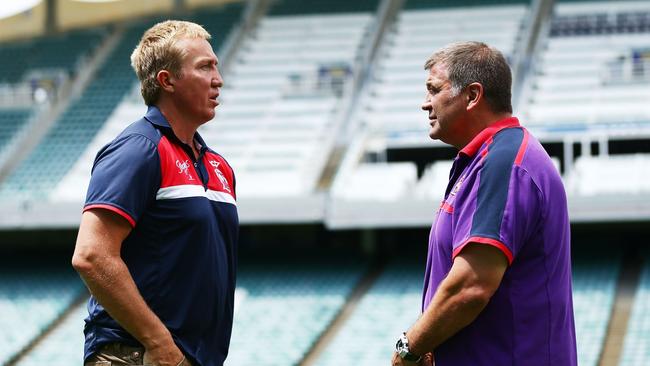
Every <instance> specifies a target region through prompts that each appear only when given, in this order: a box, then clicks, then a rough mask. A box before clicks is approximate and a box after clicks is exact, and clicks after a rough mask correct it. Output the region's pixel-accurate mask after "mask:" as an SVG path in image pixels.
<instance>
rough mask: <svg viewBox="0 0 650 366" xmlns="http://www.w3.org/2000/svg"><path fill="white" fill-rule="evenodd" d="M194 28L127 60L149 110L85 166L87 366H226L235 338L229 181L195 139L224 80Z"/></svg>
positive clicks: (228, 171)
mask: <svg viewBox="0 0 650 366" xmlns="http://www.w3.org/2000/svg"><path fill="white" fill-rule="evenodd" d="M210 38H211V37H210V34H208V32H206V31H205V29H203V28H202V27H201V26H199V25H197V24H194V23H191V22H183V21H166V22H162V23H158V24H156V25H154V26H153V27H152V28H150V29H149V30H147V31H146V32H145V33H144V35H143V36H142V39H141V41H140V43H139V44H138V46H137V47H136V49H135V51H133V54H132V56H131V63H132V65H133V68H134V69H135V71H136V74H137V75H138V78H139V79H140V83H141V90H142V96H143V98H144V101H145V103H146V105H147V106H148V111H147V113H146V114H145V116H144V117H143V118H141V119H140V120H138V121H136V122H134V123H132V124H131V125H130V126H128V127H127V128H126V129H125V130H124V131H122V133H120V134H119V135H118V136H117V137H116V138H115V139H114V140H113V141H112V142H110V143H109V144H108V145H106V146H105V147H103V148H102V149H101V150H100V151H99V153H98V154H97V157H96V158H95V162H94V165H93V170H92V176H91V180H90V185H89V187H88V193H87V196H86V203H85V206H84V210H83V211H84V212H83V214H82V217H81V224H80V227H79V234H78V237H77V244H76V247H75V251H74V254H73V258H72V265H73V266H74V268H75V269H76V270H77V271H78V272H79V274H80V275H81V277H82V279H83V280H84V282H85V283H86V285H87V286H88V289H89V290H90V293H91V295H92V296H91V298H90V300H89V303H88V312H89V316H88V318H86V326H85V328H84V333H85V335H86V341H85V347H84V360H85V365H86V366H107V365H154V366H181V365H183V366H187V365H201V366H222V365H223V362H224V360H225V358H226V356H227V354H228V347H229V343H230V334H231V329H232V319H233V306H234V291H235V272H236V263H237V240H238V231H239V221H238V215H237V206H236V201H235V197H236V196H235V178H234V173H233V170H232V168H231V167H230V165H228V163H227V162H226V160H225V159H224V158H223V157H222V156H221V155H219V154H217V153H216V152H214V151H213V150H211V149H210V148H208V146H207V145H206V143H205V141H203V139H202V138H201V136H200V135H199V134H198V133H197V132H196V131H197V129H198V127H199V126H201V125H202V124H204V123H206V122H208V121H210V120H211V119H212V118H214V115H215V111H214V109H215V107H217V105H218V104H219V103H218V101H217V97H218V96H219V90H220V88H221V87H222V85H223V80H222V79H221V75H220V73H219V69H218V68H217V64H218V59H217V56H216V55H215V54H214V52H213V50H212V46H211V45H210V43H209V40H210Z"/></svg>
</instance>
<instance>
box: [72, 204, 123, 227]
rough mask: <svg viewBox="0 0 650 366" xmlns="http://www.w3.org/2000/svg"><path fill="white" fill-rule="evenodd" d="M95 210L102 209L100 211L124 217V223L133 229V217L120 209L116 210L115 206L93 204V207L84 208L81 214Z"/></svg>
mask: <svg viewBox="0 0 650 366" xmlns="http://www.w3.org/2000/svg"><path fill="white" fill-rule="evenodd" d="M95 208H102V209H104V210H109V211H113V212H115V213H116V214H118V215H120V216H122V217H124V218H125V219H126V221H128V222H129V224H131V227H135V220H134V219H133V217H131V215H129V214H128V213H126V212H125V211H124V210H122V209H120V208H117V207H115V206H111V205H106V204H94V205H88V206H86V207H84V210H83V212H86V211H88V210H92V209H95Z"/></svg>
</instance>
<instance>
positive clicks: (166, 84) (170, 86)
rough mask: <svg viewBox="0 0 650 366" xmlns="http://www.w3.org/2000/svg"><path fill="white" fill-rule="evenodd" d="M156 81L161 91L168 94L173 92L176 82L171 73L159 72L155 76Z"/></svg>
mask: <svg viewBox="0 0 650 366" xmlns="http://www.w3.org/2000/svg"><path fill="white" fill-rule="evenodd" d="M156 80H157V81H158V85H160V88H162V90H164V91H166V92H169V93H173V92H174V82H175V81H176V80H175V79H174V75H172V73H170V72H169V71H167V70H160V71H158V73H157V74H156Z"/></svg>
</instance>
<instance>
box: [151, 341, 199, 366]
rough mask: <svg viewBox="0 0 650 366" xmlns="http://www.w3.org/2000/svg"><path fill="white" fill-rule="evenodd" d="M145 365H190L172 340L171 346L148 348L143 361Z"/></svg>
mask: <svg viewBox="0 0 650 366" xmlns="http://www.w3.org/2000/svg"><path fill="white" fill-rule="evenodd" d="M142 363H143V364H144V365H145V366H186V365H187V366H189V365H190V363H189V362H188V361H187V360H186V359H185V356H184V355H183V352H181V350H180V349H178V347H177V346H176V345H175V344H174V343H173V342H172V344H171V347H156V348H146V349H145V351H144V359H143V362H142Z"/></svg>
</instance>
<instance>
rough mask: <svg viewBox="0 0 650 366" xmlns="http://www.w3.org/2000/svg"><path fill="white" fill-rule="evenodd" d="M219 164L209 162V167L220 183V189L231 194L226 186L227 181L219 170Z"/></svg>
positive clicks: (227, 185) (212, 161)
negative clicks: (212, 169)
mask: <svg viewBox="0 0 650 366" xmlns="http://www.w3.org/2000/svg"><path fill="white" fill-rule="evenodd" d="M219 164H221V163H219V162H218V161H214V160H210V165H212V166H213V167H214V174H216V175H217V178H219V181H220V182H221V187H222V188H223V190H224V191H226V192H228V193H232V192H231V191H230V185H229V184H228V180H227V179H226V176H225V175H223V173H222V172H221V170H220V169H219Z"/></svg>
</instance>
